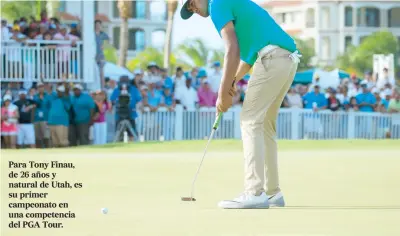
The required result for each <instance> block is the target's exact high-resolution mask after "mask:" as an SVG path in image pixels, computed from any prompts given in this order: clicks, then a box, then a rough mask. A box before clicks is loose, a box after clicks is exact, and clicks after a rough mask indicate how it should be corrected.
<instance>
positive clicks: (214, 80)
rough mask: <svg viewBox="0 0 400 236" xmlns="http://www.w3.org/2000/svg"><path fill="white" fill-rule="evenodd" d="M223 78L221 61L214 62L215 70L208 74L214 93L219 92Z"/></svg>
mask: <svg viewBox="0 0 400 236" xmlns="http://www.w3.org/2000/svg"><path fill="white" fill-rule="evenodd" d="M221 79H222V71H221V63H220V62H219V61H216V62H214V63H213V71H212V72H211V73H209V75H208V81H209V82H210V85H211V89H212V91H213V92H214V93H218V90H219V85H220V83H221Z"/></svg>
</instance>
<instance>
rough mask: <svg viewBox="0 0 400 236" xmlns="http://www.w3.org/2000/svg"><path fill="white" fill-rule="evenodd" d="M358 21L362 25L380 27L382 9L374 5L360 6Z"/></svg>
mask: <svg viewBox="0 0 400 236" xmlns="http://www.w3.org/2000/svg"><path fill="white" fill-rule="evenodd" d="M357 23H358V26H361V27H379V25H380V10H379V9H378V8H372V7H363V8H359V9H358V10H357Z"/></svg>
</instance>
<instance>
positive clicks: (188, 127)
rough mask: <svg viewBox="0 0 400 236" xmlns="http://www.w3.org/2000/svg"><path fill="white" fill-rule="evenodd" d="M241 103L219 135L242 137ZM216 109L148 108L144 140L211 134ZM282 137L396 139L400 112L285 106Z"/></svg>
mask: <svg viewBox="0 0 400 236" xmlns="http://www.w3.org/2000/svg"><path fill="white" fill-rule="evenodd" d="M240 111H241V108H240V107H236V108H232V109H231V110H230V111H228V112H226V113H225V114H224V116H223V119H222V121H221V123H220V127H219V129H218V131H217V132H216V135H215V138H216V139H240V138H241V133H240ZM108 118H109V119H108V122H109V125H108V127H109V128H108V129H109V141H112V140H113V138H114V134H115V122H114V119H113V115H112V114H110V115H109V117H108ZM214 119H215V109H214V108H211V109H200V110H198V111H184V110H183V109H182V108H181V107H179V106H178V107H177V108H176V109H175V111H174V112H168V111H157V112H144V113H141V114H139V118H138V119H136V123H137V131H138V133H139V136H140V137H141V139H142V140H145V141H156V140H195V139H205V138H207V136H208V135H209V134H210V131H211V127H212V124H213V123H214ZM276 128H277V137H278V139H291V140H297V139H384V138H387V137H389V134H390V138H393V139H399V138H400V114H381V113H365V112H344V111H343V112H331V111H329V110H326V111H319V112H317V113H316V112H313V111H311V110H304V109H281V110H280V113H279V116H278V121H277V127H276Z"/></svg>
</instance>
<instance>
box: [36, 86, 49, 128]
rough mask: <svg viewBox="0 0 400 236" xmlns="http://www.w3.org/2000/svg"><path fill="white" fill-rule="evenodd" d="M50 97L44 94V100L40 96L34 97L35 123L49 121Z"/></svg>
mask: <svg viewBox="0 0 400 236" xmlns="http://www.w3.org/2000/svg"><path fill="white" fill-rule="evenodd" d="M49 99H50V96H49V95H47V93H44V95H43V98H40V96H39V94H36V95H35V96H33V101H35V103H36V110H35V122H41V121H47V119H48V113H49V110H48V103H49Z"/></svg>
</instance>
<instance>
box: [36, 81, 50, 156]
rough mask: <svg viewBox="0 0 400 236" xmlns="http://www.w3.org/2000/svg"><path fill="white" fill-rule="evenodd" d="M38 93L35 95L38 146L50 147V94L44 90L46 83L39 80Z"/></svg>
mask: <svg viewBox="0 0 400 236" xmlns="http://www.w3.org/2000/svg"><path fill="white" fill-rule="evenodd" d="M37 88H38V93H37V94H35V95H34V96H33V100H34V101H35V103H36V110H35V136H36V146H37V147H40V148H45V147H50V142H49V141H50V134H49V132H48V127H47V120H48V113H49V111H48V105H47V103H48V102H49V95H48V94H47V93H46V92H45V90H44V84H43V83H41V82H39V83H38V85H37Z"/></svg>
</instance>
